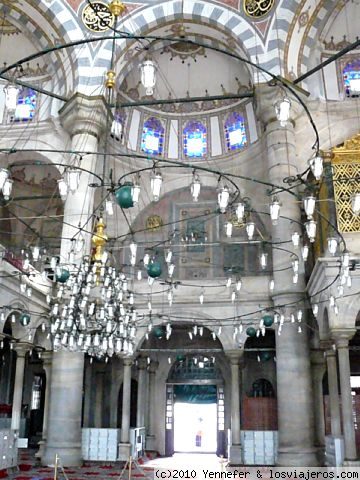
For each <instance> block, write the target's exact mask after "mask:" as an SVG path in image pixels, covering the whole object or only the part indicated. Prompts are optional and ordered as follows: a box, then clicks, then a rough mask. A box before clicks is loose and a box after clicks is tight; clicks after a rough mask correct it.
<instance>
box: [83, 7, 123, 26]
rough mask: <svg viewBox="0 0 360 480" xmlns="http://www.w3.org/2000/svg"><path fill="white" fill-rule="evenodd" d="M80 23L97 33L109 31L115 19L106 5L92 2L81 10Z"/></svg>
mask: <svg viewBox="0 0 360 480" xmlns="http://www.w3.org/2000/svg"><path fill="white" fill-rule="evenodd" d="M82 21H83V23H84V25H85V27H86V28H88V29H89V30H91V31H92V32H97V33H99V32H106V30H109V28H111V27H112V26H113V25H114V21H115V17H114V15H113V14H112V13H111V12H110V10H109V8H108V6H107V5H106V3H103V2H92V3H91V5H86V6H85V8H84V9H83V11H82Z"/></svg>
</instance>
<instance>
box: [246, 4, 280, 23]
mask: <svg viewBox="0 0 360 480" xmlns="http://www.w3.org/2000/svg"><path fill="white" fill-rule="evenodd" d="M274 4H275V0H243V6H244V12H245V13H246V15H248V16H249V17H251V18H255V19H256V18H261V17H263V16H264V15H266V14H267V13H269V12H270V10H271V9H272V7H273V6H274Z"/></svg>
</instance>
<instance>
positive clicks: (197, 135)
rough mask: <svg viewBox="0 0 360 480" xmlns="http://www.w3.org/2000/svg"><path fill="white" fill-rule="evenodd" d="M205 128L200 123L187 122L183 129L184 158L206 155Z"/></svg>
mask: <svg viewBox="0 0 360 480" xmlns="http://www.w3.org/2000/svg"><path fill="white" fill-rule="evenodd" d="M206 151H207V142H206V127H205V125H203V124H202V123H201V122H196V121H191V122H188V123H187V124H186V126H185V128H184V154H185V156H186V157H203V156H204V155H206Z"/></svg>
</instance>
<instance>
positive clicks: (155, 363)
mask: <svg viewBox="0 0 360 480" xmlns="http://www.w3.org/2000/svg"><path fill="white" fill-rule="evenodd" d="M158 368H159V362H158V361H157V360H151V362H150V365H149V373H156V370H157V369H158Z"/></svg>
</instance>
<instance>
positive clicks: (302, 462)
mask: <svg viewBox="0 0 360 480" xmlns="http://www.w3.org/2000/svg"><path fill="white" fill-rule="evenodd" d="M316 453H317V452H316V450H315V449H314V448H312V449H309V450H305V449H303V450H299V449H296V450H295V449H291V448H288V449H283V448H282V449H279V450H278V458H277V461H276V466H277V467H318V466H319V460H318V458H317V454H316Z"/></svg>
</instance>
